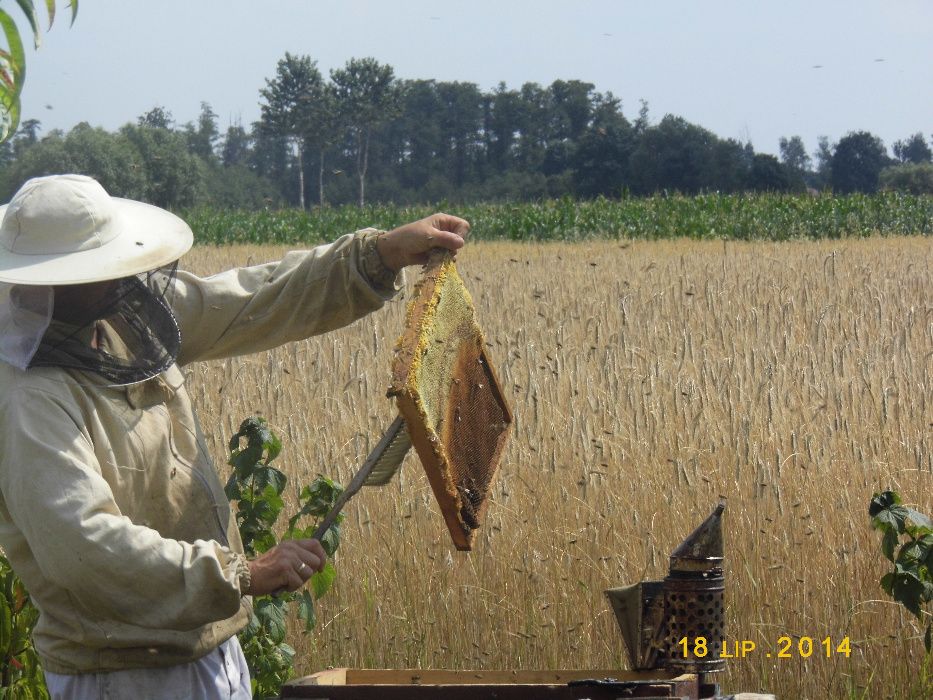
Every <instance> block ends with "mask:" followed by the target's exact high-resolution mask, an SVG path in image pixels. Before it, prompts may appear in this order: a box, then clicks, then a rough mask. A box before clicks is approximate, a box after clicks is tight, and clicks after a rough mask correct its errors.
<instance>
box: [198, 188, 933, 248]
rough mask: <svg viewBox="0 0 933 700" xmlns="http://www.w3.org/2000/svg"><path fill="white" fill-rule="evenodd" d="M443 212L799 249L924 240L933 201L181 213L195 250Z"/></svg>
mask: <svg viewBox="0 0 933 700" xmlns="http://www.w3.org/2000/svg"><path fill="white" fill-rule="evenodd" d="M438 210H440V211H445V210H447V211H449V213H455V214H457V215H459V216H462V217H464V218H466V219H468V220H469V221H470V222H471V223H472V224H473V237H474V239H475V240H512V241H580V240H591V239H599V238H616V239H618V238H626V239H628V238H631V239H642V240H659V239H670V238H690V239H695V240H703V239H714V240H715V239H729V240H748V241H751V240H773V241H782V240H798V239H836V238H849V237H865V236H869V235H881V236H896V235H917V234H921V235H929V234H931V233H933V196H930V195H906V194H902V193H897V192H884V193H880V194H873V195H864V194H854V195H848V196H841V197H832V196H811V195H781V194H740V195H731V194H730V195H720V194H708V195H700V196H696V197H684V196H680V195H670V196H667V195H657V196H654V197H647V198H626V199H621V200H609V199H594V200H588V201H580V200H574V199H570V198H565V199H557V200H545V201H541V202H534V203H527V202H522V203H518V202H515V203H494V204H490V203H485V204H466V205H449V204H447V203H440V204H438V205H432V206H418V207H412V206H397V205H392V204H373V205H368V206H366V207H362V208H361V207H357V206H353V205H347V206H341V207H324V208H315V209H314V210H312V211H309V212H302V211H299V210H294V209H289V210H264V211H256V212H247V211H235V210H234V211H222V210H216V209H196V210H191V211H186V212H182V213H181V214H182V216H183V218H185V219H186V220H187V221H188V222H189V223H190V224H191V227H192V229H193V230H194V233H195V239H196V241H197V242H198V243H202V244H213V245H226V244H231V243H252V244H261V243H271V244H275V243H279V244H295V243H305V244H313V243H320V242H323V241H329V240H333V239H334V238H336V237H337V236H340V235H342V234H344V233H346V232H348V231H353V230H356V229H359V228H365V227H367V226H380V227H382V228H389V227H392V226H396V225H399V224H403V223H405V222H407V221H413V220H415V219H419V218H422V217H424V216H427V215H429V214H431V213H433V212H434V211H438Z"/></svg>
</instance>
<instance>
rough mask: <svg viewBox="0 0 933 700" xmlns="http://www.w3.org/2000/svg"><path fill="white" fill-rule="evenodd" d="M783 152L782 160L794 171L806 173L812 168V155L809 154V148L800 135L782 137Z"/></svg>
mask: <svg viewBox="0 0 933 700" xmlns="http://www.w3.org/2000/svg"><path fill="white" fill-rule="evenodd" d="M778 145H779V147H780V152H781V162H782V163H783V164H784V165H786V166H787V167H788V168H790V169H791V170H792V171H794V172H798V173H805V172H806V171H808V170H809V169H810V156H808V155H807V149H806V148H805V147H804V145H803V139H802V138H800V137H799V136H791V137H790V138H789V139H787V138H784V137H783V136H782V137H781V140H780V142H779V144H778Z"/></svg>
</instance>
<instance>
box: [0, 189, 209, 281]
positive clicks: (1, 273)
mask: <svg viewBox="0 0 933 700" xmlns="http://www.w3.org/2000/svg"><path fill="white" fill-rule="evenodd" d="M0 217H3V223H2V225H0V282H8V283H11V284H29V285H59V284H83V283H87V282H101V281H104V280H112V279H119V278H121V277H128V276H129V275H135V274H138V273H140V272H147V271H149V270H153V269H155V268H157V267H161V266H162V265H167V264H168V263H171V262H174V261H175V260H177V259H178V258H180V257H181V256H182V255H183V254H184V253H185V252H187V251H188V249H189V248H191V244H192V241H193V236H192V233H191V229H190V228H189V227H188V224H186V223H185V222H184V221H183V220H181V219H180V218H178V217H177V216H175V215H174V214H172V213H171V212H168V211H165V210H164V209H160V208H159V207H154V206H152V205H151V204H143V203H142V202H135V201H133V200H131V199H122V198H120V197H111V196H110V195H108V194H107V192H106V191H105V190H104V188H103V187H101V186H100V184H99V183H98V182H97V181H96V180H94V179H93V178H90V177H86V176H84V175H49V176H47V177H37V178H33V179H32V180H29V181H28V182H26V184H24V185H23V186H22V187H21V188H20V189H19V191H18V192H17V193H16V194H15V195H13V199H12V200H10V203H9V204H6V205H3V206H0Z"/></svg>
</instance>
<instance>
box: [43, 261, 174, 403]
mask: <svg viewBox="0 0 933 700" xmlns="http://www.w3.org/2000/svg"><path fill="white" fill-rule="evenodd" d="M175 272H176V263H173V264H172V265H169V266H166V267H161V268H158V269H156V270H152V271H151V272H145V273H142V274H139V275H132V276H130V277H124V278H122V279H118V280H113V281H112V282H106V283H98V284H96V285H94V287H93V288H91V287H90V286H89V285H78V286H74V287H71V288H61V287H59V288H56V290H55V294H56V300H58V299H59V295H63V294H69V295H81V294H87V293H90V292H93V295H92V296H93V299H88V301H87V303H86V304H83V303H82V300H81V298H80V296H79V297H78V299H70V300H69V301H70V302H71V303H70V304H69V306H70V307H71V308H72V309H74V308H75V306H76V302H77V307H78V309H79V312H78V313H72V314H70V315H69V318H68V320H67V321H66V320H61V319H58V318H53V320H52V322H51V323H50V324H49V328H48V330H47V331H46V333H45V335H44V336H43V338H42V341H41V343H40V344H39V348H38V350H37V351H36V354H35V355H34V356H33V358H32V361H31V362H30V364H29V366H30V367H64V368H66V369H76V370H83V371H86V372H94V373H96V374H98V375H100V376H102V377H104V378H105V379H106V380H108V381H109V382H110V383H112V384H114V385H124V384H135V383H136V382H142V381H145V380H146V379H150V378H152V377H154V376H156V375H158V374H160V373H162V372H164V371H165V370H166V369H168V368H169V367H170V366H171V365H172V364H173V363H174V362H175V358H176V357H177V356H178V349H179V347H180V345H181V332H180V331H179V329H178V322H177V321H176V320H175V316H174V314H172V310H171V306H170V304H171V295H172V293H173V291H174V287H175ZM56 304H58V301H56Z"/></svg>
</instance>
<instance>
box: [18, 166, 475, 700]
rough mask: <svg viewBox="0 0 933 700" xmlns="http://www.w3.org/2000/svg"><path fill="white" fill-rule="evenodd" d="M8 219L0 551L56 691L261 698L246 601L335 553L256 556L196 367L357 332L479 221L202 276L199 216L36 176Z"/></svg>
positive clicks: (447, 222)
mask: <svg viewBox="0 0 933 700" xmlns="http://www.w3.org/2000/svg"><path fill="white" fill-rule="evenodd" d="M0 216H2V219H3V221H2V228H0V359H2V362H0V388H2V390H0V546H2V548H3V551H4V552H5V553H6V555H7V557H8V558H9V560H10V562H11V563H12V565H13V568H14V569H15V571H16V572H17V574H18V575H19V576H20V577H21V578H22V580H23V582H24V583H25V585H26V587H27V589H28V590H29V592H30V594H31V595H32V598H33V600H34V601H35V603H36V605H37V606H38V608H39V611H40V616H39V620H38V623H37V624H36V627H35V633H34V638H35V645H36V649H37V650H38V652H39V655H40V657H41V660H42V666H43V668H44V670H45V673H46V678H47V681H48V685H49V689H50V691H51V693H52V696H53V697H61V698H95V699H96V698H104V697H107V698H111V697H113V698H130V697H134V698H168V697H172V698H174V697H184V698H249V697H251V692H250V682H249V673H248V671H247V668H246V663H245V660H244V658H243V653H242V651H241V649H240V647H239V644H238V642H237V639H236V633H237V632H239V631H240V630H241V629H242V628H243V627H244V625H245V624H246V622H247V619H248V617H249V604H248V601H247V600H246V599H245V598H244V596H248V595H261V594H266V593H270V592H273V591H275V590H278V589H281V588H283V587H284V588H287V589H288V590H296V589H298V588H299V587H301V586H302V585H303V584H304V583H305V582H306V581H307V580H308V578H309V577H310V576H311V575H312V574H313V573H314V572H315V571H318V570H319V569H320V568H321V567H322V566H323V565H324V560H325V554H324V551H323V550H322V548H321V545H320V543H319V542H317V541H316V540H298V541H286V542H283V543H281V544H279V545H278V546H277V547H275V548H273V549H272V550H270V551H268V552H266V553H265V554H263V555H261V556H259V557H257V558H256V559H253V560H250V561H247V559H246V558H245V556H244V555H243V547H242V544H241V542H240V537H239V533H238V531H237V528H236V522H235V519H234V515H233V513H232V511H231V508H230V507H229V505H228V503H227V499H226V498H225V496H224V491H223V487H222V486H221V481H220V479H219V477H218V474H217V472H216V471H215V469H214V467H213V465H212V463H211V459H210V457H209V455H208V452H207V448H206V444H205V439H204V436H203V435H202V433H201V429H200V427H199V426H198V421H197V418H196V416H195V414H194V410H193V408H192V405H191V398H190V396H189V393H188V388H187V386H186V385H185V376H184V374H183V373H182V372H181V371H180V370H179V367H180V366H184V365H186V364H188V363H190V362H194V361H197V360H213V359H218V358H224V357H230V356H233V355H242V354H245V353H251V352H257V351H260V350H266V349H269V348H272V347H274V346H277V345H280V344H282V343H286V342H288V341H292V340H298V339H301V338H307V337H308V336H311V335H315V334H317V333H324V332H326V331H329V330H332V329H335V328H339V327H341V326H345V325H347V324H349V323H351V322H353V321H354V320H356V319H358V318H360V317H361V316H363V315H365V314H367V313H369V312H370V311H373V310H375V309H378V308H379V307H380V306H382V305H383V303H385V301H386V300H388V299H390V298H391V297H392V296H393V295H395V294H396V292H397V291H398V290H399V288H400V285H401V278H400V276H399V273H400V271H401V270H402V268H404V267H405V266H407V265H412V264H419V263H423V262H424V261H425V260H426V257H427V254H428V252H429V251H430V250H431V249H432V248H435V247H442V248H447V249H450V250H457V249H458V248H460V247H461V246H462V245H463V237H464V236H465V235H466V234H467V232H468V230H469V224H468V223H467V222H466V221H464V220H463V219H459V218H457V217H454V216H448V215H445V214H435V215H433V216H430V217H428V218H426V219H422V220H421V221H416V222H414V223H410V224H407V225H405V226H401V227H399V228H397V229H394V230H392V231H389V232H379V231H376V230H373V229H367V230H363V231H359V232H356V233H353V234H348V235H345V236H343V237H342V238H339V239H338V240H336V241H335V242H333V243H331V244H329V245H324V246H319V247H317V248H314V249H312V250H310V251H304V252H293V253H289V254H288V255H286V256H285V258H284V259H283V260H281V261H280V262H277V263H271V264H267V265H259V266H255V267H246V268H240V269H235V270H230V271H228V272H224V273H221V274H218V275H214V276H212V277H209V278H206V279H201V278H198V277H196V276H194V275H192V274H189V273H187V272H184V271H181V270H176V267H175V263H176V261H177V260H178V258H179V257H181V255H182V254H183V253H185V252H186V251H187V250H188V249H189V248H190V247H191V244H192V233H191V229H190V228H189V227H188V225H187V224H186V223H185V222H184V221H182V220H181V219H179V218H178V217H176V216H175V215H173V214H171V213H169V212H167V211H165V210H163V209H159V208H157V207H154V206H150V205H147V204H143V203H140V202H135V201H131V200H126V199H119V198H116V197H110V196H109V195H108V194H107V193H106V192H105V191H104V189H103V188H102V187H101V186H100V184H98V183H97V182H96V181H95V180H93V179H91V178H88V177H83V176H79V175H53V176H49V177H42V178H36V179H33V180H30V181H28V182H27V183H26V184H25V185H23V186H22V188H21V189H20V190H19V191H18V192H17V193H16V194H15V196H14V197H13V199H12V200H11V201H10V203H9V204H7V205H5V206H3V207H0Z"/></svg>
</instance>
